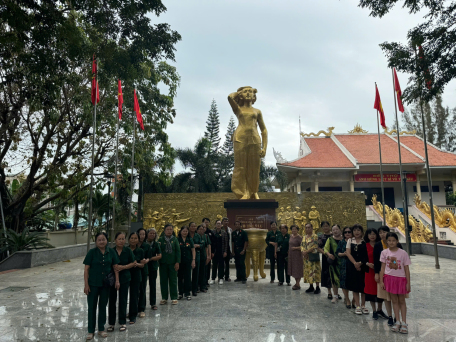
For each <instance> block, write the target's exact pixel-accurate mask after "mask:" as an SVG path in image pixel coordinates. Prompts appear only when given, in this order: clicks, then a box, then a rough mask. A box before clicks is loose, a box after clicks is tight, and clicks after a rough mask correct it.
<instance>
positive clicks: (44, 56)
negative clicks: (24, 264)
mask: <svg viewBox="0 0 456 342" xmlns="http://www.w3.org/2000/svg"><path fill="white" fill-rule="evenodd" d="M165 10H166V7H165V6H164V5H163V4H162V2H161V1H160V0H153V1H152V0H145V1H141V4H140V5H138V3H136V2H131V1H126V0H119V1H102V2H97V1H93V0H91V1H86V0H73V1H71V2H68V1H64V0H56V1H49V0H45V1H38V0H32V1H26V0H14V1H13V0H6V1H4V2H3V3H2V5H1V6H0V63H1V65H2V67H1V68H0V124H1V126H0V140H3V141H5V143H2V144H1V145H0V175H1V180H0V196H1V197H2V200H3V201H4V203H5V204H6V205H5V214H6V216H7V218H8V224H9V225H10V226H11V227H12V228H14V229H22V228H23V227H24V225H25V222H26V221H27V220H28V219H30V218H32V217H33V215H34V213H37V212H39V211H40V210H43V209H46V210H53V209H55V208H54V207H53V206H50V207H46V205H47V204H48V203H58V205H59V206H61V205H64V204H65V202H68V201H70V200H71V199H72V198H73V197H74V196H76V195H77V194H78V192H79V189H80V187H78V185H79V184H81V183H82V184H84V183H86V182H87V180H88V175H89V174H90V162H89V161H88V160H89V159H88V158H87V156H89V155H90V152H91V146H92V145H91V141H90V138H91V136H92V133H91V130H92V127H93V122H92V118H93V115H92V113H93V108H92V106H91V105H90V79H91V73H90V70H91V60H92V55H93V53H94V52H95V53H96V54H97V56H98V57H99V64H98V75H99V85H100V97H101V101H100V104H99V106H98V107H97V112H98V119H97V121H98V122H97V141H96V151H95V152H96V155H95V167H96V170H95V173H96V175H102V174H103V172H104V171H105V170H106V169H109V171H111V172H113V167H112V165H113V158H112V155H113V146H114V145H115V144H114V138H115V122H116V115H117V105H116V100H115V98H116V95H117V85H116V80H117V79H118V78H120V79H122V81H123V84H124V85H125V86H124V94H131V93H132V92H133V88H134V85H136V88H137V89H138V92H139V94H140V105H141V109H142V111H143V116H144V121H145V126H146V130H145V133H143V136H141V139H139V140H140V141H141V142H142V144H141V143H140V144H139V145H141V146H139V147H138V148H137V149H136V151H137V155H136V156H137V158H138V162H137V164H136V165H137V167H138V168H139V167H141V168H143V169H146V170H153V169H154V168H158V169H159V168H160V167H161V164H160V162H161V160H162V158H163V157H165V159H166V154H167V153H168V152H170V151H171V150H172V148H171V146H170V145H169V143H168V140H167V135H166V133H165V132H164V129H165V128H166V126H167V124H168V123H170V122H172V121H173V118H174V116H175V110H174V108H173V106H174V104H173V99H174V97H175V94H176V90H177V86H178V84H179V75H178V74H177V72H176V70H175V68H174V67H172V66H170V65H169V64H167V63H166V61H167V60H171V61H173V60H174V51H175V48H174V46H175V44H176V43H177V42H178V41H179V40H180V39H181V37H180V35H179V34H178V33H177V32H175V31H173V30H171V29H170V27H169V25H167V24H165V23H162V24H152V19H151V14H154V15H156V16H158V15H160V14H161V13H163V12H164V11H165ZM163 84H164V85H165V86H167V92H165V93H163V92H162V91H161V90H160V89H163V88H162V85H163ZM132 106H133V100H132V98H131V97H127V96H126V97H125V107H126V108H132ZM126 112H127V113H126V115H125V116H124V118H123V119H124V120H123V121H122V128H121V139H120V142H121V146H120V161H121V162H120V165H130V163H129V162H128V160H129V158H130V155H131V153H130V151H131V146H132V144H131V137H132V123H133V121H132V120H133V115H132V113H131V112H132V111H131V110H129V111H126ZM139 156H142V157H139ZM13 165H14V167H15V168H16V169H17V168H20V169H25V170H26V179H25V181H24V182H23V184H22V185H21V186H20V187H19V189H18V190H17V192H16V194H15V195H14V196H12V198H9V197H8V196H7V193H6V187H5V183H4V182H5V181H4V180H5V175H6V173H11V172H14V167H13ZM126 169H127V167H126V166H123V167H121V171H122V173H123V174H124V175H127V174H128V172H127V170H126ZM57 199H60V201H56V200H57ZM26 206H28V208H27V210H25V209H26Z"/></svg>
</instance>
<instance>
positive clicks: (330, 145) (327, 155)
mask: <svg viewBox="0 0 456 342" xmlns="http://www.w3.org/2000/svg"><path fill="white" fill-rule="evenodd" d="M306 143H307V145H308V146H309V148H310V150H311V151H312V152H311V153H310V154H308V155H306V156H304V157H302V158H300V159H298V160H295V161H293V162H290V163H284V164H282V165H286V166H294V167H302V168H354V167H355V166H354V165H353V163H352V162H350V160H349V159H348V158H347V156H346V155H345V154H344V153H343V152H342V151H341V150H340V148H339V147H338V146H337V145H336V144H335V143H334V141H333V140H332V139H331V138H323V137H322V138H307V139H306Z"/></svg>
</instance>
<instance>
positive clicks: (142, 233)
mask: <svg viewBox="0 0 456 342" xmlns="http://www.w3.org/2000/svg"><path fill="white" fill-rule="evenodd" d="M137 233H138V236H139V244H138V248H141V249H142V250H143V251H144V258H147V254H149V248H150V245H149V244H148V243H147V242H146V230H145V229H144V228H139V229H138V230H137ZM148 263H149V259H146V263H145V266H144V267H143V268H142V269H141V284H140V285H139V297H138V312H139V314H138V316H139V317H140V318H144V317H146V313H145V311H146V289H147V278H148V276H149V272H148V271H149V267H148V266H147V264H148Z"/></svg>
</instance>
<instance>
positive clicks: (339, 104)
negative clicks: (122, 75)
mask: <svg viewBox="0 0 456 342" xmlns="http://www.w3.org/2000/svg"><path fill="white" fill-rule="evenodd" d="M358 2H359V1H358V0H341V1H336V0H324V1H321V0H320V1H315V0H312V1H309V0H281V1H271V0H244V1H239V0H217V1H215V0H185V1H183V0H164V1H163V3H164V4H165V6H166V7H167V12H166V13H165V14H162V15H161V16H160V17H159V18H154V19H153V21H154V22H157V23H158V22H166V23H169V24H170V25H171V28H172V29H173V30H176V31H178V32H179V33H180V34H181V35H182V41H181V42H179V43H178V44H177V45H176V49H177V51H176V62H175V63H172V64H173V65H175V66H176V67H177V71H178V73H179V74H180V76H181V84H180V87H179V89H178V94H177V98H176V99H175V108H176V110H177V117H176V119H175V121H174V124H172V125H169V126H168V128H167V133H168V134H169V140H170V142H171V144H172V146H173V147H175V148H177V147H181V148H184V147H193V146H194V145H195V143H196V141H197V139H198V138H200V137H202V136H203V134H204V130H205V127H206V120H207V116H208V112H209V109H210V105H211V102H212V100H213V99H214V100H215V101H216V103H217V106H218V110H219V113H220V136H221V137H222V143H223V139H224V136H225V132H226V127H227V125H228V121H229V119H230V116H232V115H233V116H234V114H233V112H232V110H231V107H230V106H229V104H228V101H227V96H228V94H230V93H232V92H234V91H236V90H237V88H239V87H241V86H247V85H248V86H252V87H254V88H256V89H257V90H258V93H257V102H256V103H255V105H254V107H256V108H258V109H260V110H261V111H262V113H263V118H264V121H265V124H266V127H267V129H268V133H269V144H268V149H267V154H266V158H265V161H266V163H267V164H275V162H276V161H275V158H274V156H273V152H272V149H273V148H274V149H275V150H276V151H279V152H281V153H282V155H283V157H284V158H285V159H287V160H293V159H295V158H297V156H298V148H299V125H298V121H299V117H301V130H302V131H303V132H306V133H309V132H317V131H319V130H326V129H327V128H328V127H329V126H334V127H335V130H334V132H336V133H346V132H347V131H348V130H350V129H352V128H353V127H354V126H355V124H357V123H359V124H360V125H361V126H362V127H363V128H364V129H367V130H368V131H369V132H376V131H377V121H376V112H375V110H374V109H373V105H374V97H375V85H374V82H377V84H378V88H379V91H380V95H381V99H382V104H383V108H384V111H385V116H386V124H387V125H392V124H393V121H394V102H393V88H392V77H391V70H390V69H388V67H387V59H386V57H385V55H384V54H383V52H382V51H381V49H380V47H379V44H380V43H382V42H385V41H394V42H403V43H405V42H406V35H407V31H408V30H409V29H411V28H412V27H414V26H415V25H416V24H418V23H420V22H422V21H423V19H422V17H423V15H424V14H425V13H419V14H416V15H410V14H409V13H408V12H407V11H406V10H404V9H402V8H401V7H400V6H396V7H395V8H394V10H393V11H392V12H390V13H389V14H387V15H386V16H385V17H383V18H381V19H380V18H373V17H370V16H369V11H368V10H367V9H361V8H359V7H358ZM400 3H401V2H400ZM398 77H399V82H400V84H401V86H402V88H403V89H404V88H405V86H406V84H407V80H408V75H406V74H399V75H398ZM455 90H456V82H455V81H453V82H451V83H450V84H449V85H448V86H447V88H446V90H445V93H444V94H443V104H444V106H449V107H450V108H454V107H456V98H455V96H454V94H455ZM175 170H176V172H179V171H181V170H182V166H181V165H180V163H179V162H176V165H175Z"/></svg>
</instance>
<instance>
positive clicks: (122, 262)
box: [108, 232, 136, 332]
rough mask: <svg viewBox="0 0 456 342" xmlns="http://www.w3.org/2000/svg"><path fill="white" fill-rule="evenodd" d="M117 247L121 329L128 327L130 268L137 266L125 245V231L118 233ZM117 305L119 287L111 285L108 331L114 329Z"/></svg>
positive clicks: (131, 253) (115, 249)
mask: <svg viewBox="0 0 456 342" xmlns="http://www.w3.org/2000/svg"><path fill="white" fill-rule="evenodd" d="M115 240H116V248H114V251H115V252H116V253H117V255H118V257H119V265H118V266H117V269H118V271H119V282H120V288H119V324H120V329H119V330H120V331H125V330H126V329H127V326H126V324H127V302H128V288H129V287H130V280H131V276H130V268H132V267H135V265H136V262H135V256H134V255H133V252H132V251H131V249H130V248H128V247H126V246H125V240H126V239H125V233H122V232H119V233H117V234H116V238H115ZM116 305H117V289H116V288H114V287H111V289H110V292H109V309H108V312H109V320H108V321H109V325H110V327H109V328H108V331H109V332H110V331H114V325H115V324H116Z"/></svg>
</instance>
